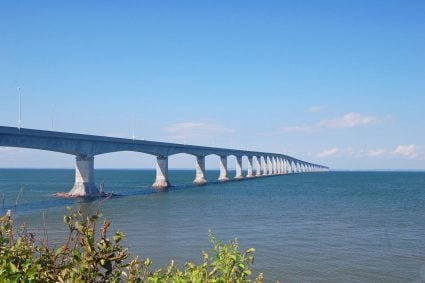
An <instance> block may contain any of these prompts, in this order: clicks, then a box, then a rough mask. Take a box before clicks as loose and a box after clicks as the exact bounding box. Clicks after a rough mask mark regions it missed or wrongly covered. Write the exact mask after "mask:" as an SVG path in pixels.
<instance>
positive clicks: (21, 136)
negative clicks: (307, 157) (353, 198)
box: [0, 126, 329, 197]
mask: <svg viewBox="0 0 425 283" xmlns="http://www.w3.org/2000/svg"><path fill="white" fill-rule="evenodd" d="M0 146H7V147H20V148H31V149H40V150H48V151H54V152H60V153H65V154H70V155H74V156H75V158H76V166H75V183H74V186H73V187H72V189H71V191H70V192H69V193H68V194H67V195H68V196H72V197H83V196H96V195H99V190H98V188H97V187H96V184H95V181H94V157H95V156H96V155H100V154H105V153H111V152H119V151H133V152H141V153H146V154H150V155H154V156H156V178H155V181H154V183H153V185H152V186H153V187H154V188H156V189H165V188H167V187H169V186H170V181H169V178H168V157H169V156H171V155H174V154H179V153H186V154H190V155H193V156H194V157H195V170H196V174H195V179H194V181H193V182H194V183H195V184H196V185H203V184H205V183H207V180H206V179H205V157H206V156H208V155H212V154H214V155H217V156H219V157H220V175H219V177H218V180H219V181H221V182H225V181H227V180H229V176H228V170H227V157H229V156H234V157H236V175H235V176H234V179H243V178H254V177H260V176H272V175H280V174H290V173H305V172H320V171H327V170H329V168H328V167H325V166H322V165H318V164H313V163H309V162H305V161H302V160H299V159H296V158H294V157H291V156H288V155H284V154H279V153H269V152H259V151H247V150H237V149H226V148H218V147H207V146H196V145H186V144H178V143H165V142H157V141H147V140H133V139H124V138H114V137H105V136H95V135H83V134H73V133H64V132H55V131H43V130H33V129H25V128H15V127H4V126H0ZM244 156H245V157H247V159H248V167H247V174H246V176H243V173H242V158H243V157H244ZM254 159H255V161H256V162H255V164H254ZM254 165H255V172H254Z"/></svg>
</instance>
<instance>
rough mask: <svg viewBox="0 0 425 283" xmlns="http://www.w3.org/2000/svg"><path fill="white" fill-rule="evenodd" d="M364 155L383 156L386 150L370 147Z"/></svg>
mask: <svg viewBox="0 0 425 283" xmlns="http://www.w3.org/2000/svg"><path fill="white" fill-rule="evenodd" d="M366 155H367V156H369V157H383V156H385V155H387V151H386V150H385V149H371V150H368V151H367V152H366Z"/></svg>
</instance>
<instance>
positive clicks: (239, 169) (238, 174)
mask: <svg viewBox="0 0 425 283" xmlns="http://www.w3.org/2000/svg"><path fill="white" fill-rule="evenodd" d="M235 179H243V176H242V156H236V175H235Z"/></svg>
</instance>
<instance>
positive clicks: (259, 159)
mask: <svg viewBox="0 0 425 283" xmlns="http://www.w3.org/2000/svg"><path fill="white" fill-rule="evenodd" d="M256 159H257V163H256V167H255V176H257V177H258V176H261V157H258V156H256Z"/></svg>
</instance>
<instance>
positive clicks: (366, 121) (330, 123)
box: [317, 112, 380, 129]
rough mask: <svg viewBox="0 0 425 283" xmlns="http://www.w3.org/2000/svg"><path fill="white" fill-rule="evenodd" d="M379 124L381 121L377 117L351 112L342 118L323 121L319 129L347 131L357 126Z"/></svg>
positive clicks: (318, 125) (319, 124)
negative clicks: (346, 129)
mask: <svg viewBox="0 0 425 283" xmlns="http://www.w3.org/2000/svg"><path fill="white" fill-rule="evenodd" d="M379 122H380V120H379V119H378V118H376V117H372V116H367V115H362V114H359V113H354V112H351V113H347V114H345V115H344V116H342V117H337V118H334V119H329V120H322V121H320V122H319V123H318V124H317V127H319V128H323V129H345V128H352V127H357V126H364V125H371V124H376V123H379Z"/></svg>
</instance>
